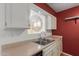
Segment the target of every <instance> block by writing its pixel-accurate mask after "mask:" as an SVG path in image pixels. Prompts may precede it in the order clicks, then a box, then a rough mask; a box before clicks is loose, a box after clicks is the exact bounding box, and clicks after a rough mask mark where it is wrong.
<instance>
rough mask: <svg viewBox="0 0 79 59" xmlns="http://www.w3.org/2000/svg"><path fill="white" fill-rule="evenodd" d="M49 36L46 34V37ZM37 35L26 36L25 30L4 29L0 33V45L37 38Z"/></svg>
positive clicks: (48, 33) (49, 33)
mask: <svg viewBox="0 0 79 59" xmlns="http://www.w3.org/2000/svg"><path fill="white" fill-rule="evenodd" d="M49 35H51V32H49V31H48V32H46V36H49ZM39 37H40V36H39V34H28V32H27V30H25V29H5V30H1V31H0V43H12V42H17V41H24V40H30V39H36V38H39Z"/></svg>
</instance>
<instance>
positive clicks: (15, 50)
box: [2, 42, 42, 56]
mask: <svg viewBox="0 0 79 59" xmlns="http://www.w3.org/2000/svg"><path fill="white" fill-rule="evenodd" d="M41 50H42V46H41V45H38V44H36V43H33V42H28V43H26V44H22V45H18V46H14V47H9V48H4V49H3V53H2V55H3V56H10V55H11V56H30V55H34V54H35V53H37V52H39V51H41Z"/></svg>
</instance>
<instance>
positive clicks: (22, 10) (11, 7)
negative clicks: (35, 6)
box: [6, 3, 30, 28]
mask: <svg viewBox="0 0 79 59" xmlns="http://www.w3.org/2000/svg"><path fill="white" fill-rule="evenodd" d="M29 13H30V8H29V4H25V3H12V4H7V5H6V22H7V27H13V28H28V23H29Z"/></svg>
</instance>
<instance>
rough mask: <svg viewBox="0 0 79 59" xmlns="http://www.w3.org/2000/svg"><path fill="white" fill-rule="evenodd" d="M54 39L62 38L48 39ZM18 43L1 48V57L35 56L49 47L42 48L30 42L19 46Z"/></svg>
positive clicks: (54, 36) (53, 38)
mask: <svg viewBox="0 0 79 59" xmlns="http://www.w3.org/2000/svg"><path fill="white" fill-rule="evenodd" d="M49 38H50V37H49ZM56 38H62V36H56V35H53V37H51V38H50V39H52V40H55V39H56ZM20 43H21V42H20ZM20 43H17V44H11V45H6V47H5V46H3V49H2V52H3V53H2V55H3V56H30V55H34V54H36V53H37V52H39V51H41V50H42V49H43V48H45V47H46V46H48V45H49V44H48V45H46V46H42V45H39V44H36V43H34V42H32V41H27V42H22V43H21V44H20ZM50 44H51V43H50Z"/></svg>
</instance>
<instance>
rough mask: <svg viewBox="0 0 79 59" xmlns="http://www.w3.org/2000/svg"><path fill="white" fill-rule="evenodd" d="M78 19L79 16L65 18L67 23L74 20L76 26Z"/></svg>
mask: <svg viewBox="0 0 79 59" xmlns="http://www.w3.org/2000/svg"><path fill="white" fill-rule="evenodd" d="M78 19H79V16H72V17H68V18H65V21H72V20H74V21H75V24H76V23H77V20H78Z"/></svg>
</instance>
